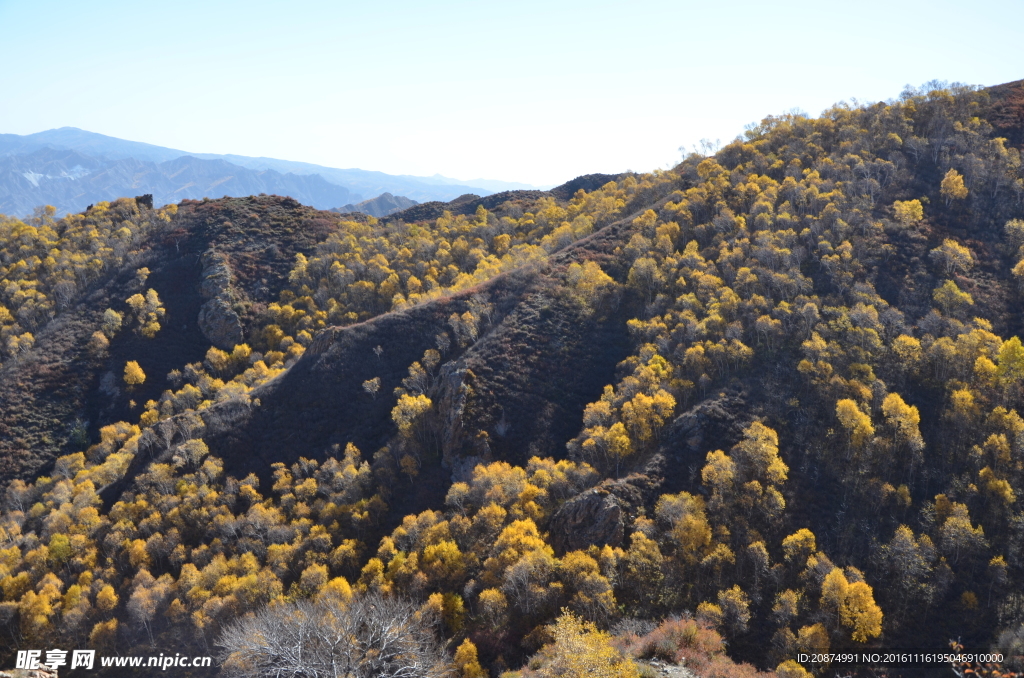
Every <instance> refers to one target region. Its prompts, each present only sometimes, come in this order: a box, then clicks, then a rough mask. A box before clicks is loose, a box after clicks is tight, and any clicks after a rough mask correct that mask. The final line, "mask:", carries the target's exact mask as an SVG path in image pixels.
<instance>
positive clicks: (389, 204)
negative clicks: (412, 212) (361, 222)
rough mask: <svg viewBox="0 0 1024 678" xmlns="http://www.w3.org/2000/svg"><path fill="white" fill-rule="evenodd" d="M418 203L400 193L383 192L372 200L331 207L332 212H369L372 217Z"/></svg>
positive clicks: (398, 210) (391, 212)
mask: <svg viewBox="0 0 1024 678" xmlns="http://www.w3.org/2000/svg"><path fill="white" fill-rule="evenodd" d="M416 204H418V203H417V202H416V201H415V200H410V199H409V198H406V197H403V196H400V195H391V194H390V193H384V194H382V195H379V196H377V197H376V198H373V199H372V200H364V201H362V202H359V203H356V204H355V205H345V206H344V207H336V208H334V209H332V210H331V211H332V212H339V213H341V214H345V213H349V212H362V213H363V214H369V215H370V216H374V217H386V216H388V215H389V214H394V213H395V212H401V211H402V210H404V209H408V208H409V207H412V206H413V205H416Z"/></svg>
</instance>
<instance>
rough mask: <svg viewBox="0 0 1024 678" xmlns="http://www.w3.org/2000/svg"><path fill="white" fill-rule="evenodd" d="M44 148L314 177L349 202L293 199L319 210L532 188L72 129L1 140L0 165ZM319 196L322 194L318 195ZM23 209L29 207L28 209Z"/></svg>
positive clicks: (112, 161)
mask: <svg viewBox="0 0 1024 678" xmlns="http://www.w3.org/2000/svg"><path fill="white" fill-rule="evenodd" d="M45 148H52V149H60V150H69V151H75V152H77V153H79V154H80V155H82V156H84V157H87V158H93V159H94V160H95V161H108V162H107V163H101V164H104V166H109V167H117V166H118V163H119V162H122V163H123V162H124V161H128V160H131V159H134V160H140V161H144V162H151V163H155V164H161V163H165V162H170V161H174V160H177V159H179V158H182V157H192V158H196V159H199V160H207V161H223V162H227V163H230V164H231V165H233V166H237V167H240V168H243V169H244V170H250V171H255V172H257V173H258V172H266V171H268V170H269V171H273V172H276V173H278V174H280V175H282V176H286V175H288V174H293V175H295V176H298V177H307V176H319V177H321V178H322V179H323V180H324V181H326V182H327V183H330V184H334V185H337V186H340V187H342V188H344V189H346V190H347V191H348V192H349V193H350V194H351V196H350V197H349V198H348V199H346V200H345V201H343V202H337V201H336V202H334V203H333V204H327V203H324V202H322V201H320V200H319V199H317V198H312V197H311V196H312V195H314V194H311V193H309V191H310V190H313V189H311V188H310V187H308V186H307V187H306V192H304V193H300V194H299V195H295V196H292V197H294V198H296V199H298V200H300V201H301V202H307V203H309V204H313V205H316V206H318V207H322V208H324V209H327V208H330V207H339V206H341V205H344V204H347V203H356V202H360V201H362V200H364V199H372V198H374V197H376V196H379V195H382V194H384V193H391V194H392V195H402V196H406V197H408V198H410V199H412V200H415V201H417V202H424V201H431V200H441V201H445V200H451V199H453V198H456V197H458V196H459V195H462V194H465V193H476V194H479V195H488V194H489V193H491V192H493V190H510V189H518V188H533V187H529V186H528V185H527V184H518V183H515V182H502V181H495V180H482V183H483V184H486V185H479V186H478V185H475V184H472V183H470V182H460V181H458V180H455V179H450V178H448V177H442V176H441V175H434V176H432V177H417V176H413V175H390V174H386V173H384V172H377V171H373V170H362V169H356V168H350V169H340V168H333V167H326V166H323V165H316V164H312V163H305V162H298V161H290V160H280V159H276V158H267V157H250V156H241V155H234V154H216V153H192V152H187V151H181V150H177V149H172V148H166V147H163V146H156V145H154V144H147V143H144V142H136V141H127V140H124V139H119V138H116V137H111V136H107V135H103V134H97V133H94V132H88V131H86V130H80V129H78V128H74V127H61V128H58V129H53V130H46V131H43V132H36V133H34V134H28V135H16V134H0V160H2V159H4V158H5V157H7V158H10V157H12V156H14V157H18V156H25V157H28V158H31V157H32V154H33V153H36V152H38V151H41V150H42V149H45ZM92 164H94V165H95V164H97V163H96V162H94V163H92ZM30 170H31V171H32V172H33V173H36V174H44V175H45V173H44V172H40V171H38V170H39V168H30ZM234 171H235V172H237V173H239V174H244V175H245V176H246V177H248V178H249V179H248V181H249V183H252V182H253V181H255V179H254V178H253V177H252V175H249V174H246V173H245V172H241V171H240V170H234ZM317 181H318V180H316V179H308V180H291V182H290V183H291V185H296V186H298V185H303V184H307V183H309V182H313V184H315V183H316V182H317ZM278 183H280V181H278ZM286 183H288V182H286ZM215 186H216V184H214V186H213V187H215ZM213 187H211V188H213ZM4 188H6V192H7V193H8V194H9V195H14V194H16V193H17V190H18V188H17V184H14V185H10V184H9V185H7V186H3V185H0V191H3V189H4ZM36 188H38V186H36ZM118 189H119V190H120V193H117V190H118ZM129 189H132V187H131V186H130V185H121V186H119V187H116V188H115V187H110V189H109V190H106V191H105V192H102V191H101V192H100V193H98V194H89V195H88V196H85V197H83V199H84V200H85V202H81V201H79V202H81V204H78V203H73V204H70V203H69V204H66V205H65V204H62V205H58V207H59V208H60V211H61V213H62V214H63V213H65V212H69V211H77V210H81V209H84V207H85V205H86V204H88V203H90V202H92V203H95V202H98V201H99V200H104V199H112V198H108V197H99V196H100V195H104V196H113V197H115V198H116V197H118V195H125V194H127V193H128V192H129ZM319 190H320V192H322V190H323V189H319ZM149 192H153V193H154V194H156V193H158V192H159V191H158V190H153V191H149ZM250 192H252V191H250ZM255 192H259V191H255ZM57 193H58V195H64V194H65V193H67V190H58V191H57ZM115 193H117V195H114V194H115ZM233 195H239V196H240V195H244V193H233ZM45 197H46V194H45V192H43V193H40V192H38V191H36V192H35V193H32V194H30V195H25V196H18V197H17V198H12V197H9V198H8V199H7V200H6V202H0V211H2V210H7V211H10V212H12V213H14V214H18V215H26V214H28V213H29V212H30V211H31V209H33V208H34V207H37V206H39V205H42V204H45V203H44V202H35V203H33V204H30V205H29V203H30V202H31V201H32V200H43V199H44V198H45ZM183 197H187V198H201V197H216V196H215V195H194V194H191V193H187V192H186V193H181V194H180V195H179V196H178V199H181V198H183ZM26 205H28V207H27V208H26Z"/></svg>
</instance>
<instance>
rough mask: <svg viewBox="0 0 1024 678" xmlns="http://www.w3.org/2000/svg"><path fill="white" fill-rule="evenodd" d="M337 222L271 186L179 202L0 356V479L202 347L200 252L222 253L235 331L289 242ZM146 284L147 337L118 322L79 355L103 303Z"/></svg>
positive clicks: (304, 244)
mask: <svg viewBox="0 0 1024 678" xmlns="http://www.w3.org/2000/svg"><path fill="white" fill-rule="evenodd" d="M337 223H338V216H337V215H333V214H330V213H325V212H319V211H317V210H315V209H313V208H310V207H304V206H301V205H299V204H298V203H297V202H295V201H294V200H291V199H289V198H279V197H277V196H260V197H252V198H232V199H224V200H216V201H203V202H190V201H186V202H184V203H182V205H181V208H180V210H179V212H178V214H177V216H176V217H175V218H174V219H173V220H172V221H171V223H170V224H167V225H166V226H165V227H163V228H161V229H160V230H158V231H156V232H153V233H152V234H150V236H149V237H148V239H147V241H146V242H144V243H143V244H142V245H141V247H140V249H139V251H138V252H137V253H135V254H134V255H133V256H132V257H131V258H130V260H129V261H128V262H127V263H126V264H125V265H124V266H122V267H121V268H120V269H118V270H114V271H111V272H109V273H108V274H107V276H106V277H105V278H104V279H103V280H102V281H101V282H100V283H98V284H97V285H95V286H94V288H93V289H92V290H91V291H90V292H88V293H87V294H85V295H84V296H83V297H82V298H80V299H79V301H78V302H77V303H76V305H75V306H74V307H73V308H72V309H71V310H69V311H67V312H65V313H63V314H61V315H59V316H58V317H57V318H56V319H55V320H53V321H51V322H50V323H49V324H48V325H47V326H46V327H45V328H44V329H43V330H42V331H40V332H38V333H37V337H36V345H35V348H33V349H32V350H31V351H29V352H28V353H27V354H25V355H23V356H22V357H21V358H19V359H18V360H15V361H9V362H7V363H5V364H4V365H3V367H2V368H0V482H5V481H7V480H9V479H11V478H15V477H19V478H31V477H35V476H37V475H39V474H40V473H43V472H44V471H45V470H46V469H47V468H48V467H49V465H50V464H51V463H52V462H53V460H54V459H55V458H56V457H57V456H59V455H61V454H67V453H69V452H75V451H78V450H81V449H84V448H85V447H86V446H87V443H88V440H89V439H90V438H92V439H93V440H95V439H96V436H97V432H98V429H99V428H101V427H102V426H105V425H107V424H110V423H113V422H116V421H121V420H123V421H132V422H134V421H136V420H137V419H138V415H139V413H140V412H141V410H140V409H139V407H140V406H141V405H142V404H143V403H145V402H146V401H147V400H150V399H158V398H159V397H160V394H161V393H162V392H163V390H164V389H166V388H168V386H169V384H168V383H167V381H166V380H165V377H166V375H167V374H168V373H169V372H170V371H171V370H173V369H181V368H182V367H183V366H184V365H185V364H187V363H190V362H195V361H201V360H202V359H203V357H204V356H205V354H206V351H207V349H209V348H210V345H211V341H210V339H209V338H208V337H207V336H205V334H204V332H203V331H202V329H201V328H200V327H199V324H198V322H197V317H198V315H199V311H200V309H201V308H202V305H203V304H204V303H205V302H206V299H205V298H204V296H203V293H202V291H201V284H202V281H203V270H204V265H203V263H202V257H203V255H204V253H206V252H209V251H213V252H217V253H219V254H221V255H223V256H224V257H225V261H226V262H227V265H228V267H229V268H230V271H231V291H232V295H233V298H234V300H235V302H234V304H233V310H234V311H235V312H236V313H237V315H238V318H239V322H240V323H241V326H242V330H243V337H246V336H248V333H249V330H250V328H251V327H252V324H253V322H254V321H255V318H256V315H257V314H258V312H259V309H260V308H261V304H265V303H266V302H268V301H270V300H271V299H272V298H276V294H277V293H278V291H279V290H280V288H281V286H282V284H283V282H284V281H285V280H286V279H287V274H288V270H289V269H290V267H291V264H292V262H293V261H294V259H295V254H296V253H297V252H309V251H310V250H311V249H312V248H313V247H314V245H315V244H316V243H317V242H318V241H320V240H322V239H323V238H324V237H326V235H327V234H328V233H330V232H331V230H332V229H333V228H334V227H335V226H336V224H337ZM141 267H148V268H149V269H150V271H151V273H150V275H149V277H148V279H147V280H146V283H145V284H143V285H140V284H139V283H138V282H136V280H135V271H136V270H137V269H138V268H141ZM149 288H152V289H154V290H156V292H157V294H158V295H159V296H160V299H161V301H162V302H163V306H164V308H165V309H166V315H165V316H164V318H163V319H162V320H161V325H162V329H161V330H160V332H159V333H158V334H157V335H156V337H154V338H153V339H145V338H143V337H141V336H140V335H138V334H136V333H135V332H133V331H132V330H131V329H130V328H128V327H126V328H125V329H122V331H121V332H120V333H119V334H118V335H117V336H116V337H114V339H113V340H112V341H111V343H110V347H109V349H108V351H107V352H106V353H105V354H104V355H102V356H94V355H91V354H90V353H89V350H88V343H89V338H90V336H91V335H92V333H93V332H95V331H97V330H98V329H99V328H100V326H101V324H102V315H103V311H104V310H105V309H107V308H112V309H114V310H116V311H119V312H122V313H125V312H126V304H125V300H126V299H127V298H128V297H129V296H131V295H132V294H135V293H139V292H144V291H145V290H146V289H149ZM126 324H127V322H126ZM129 360H135V361H137V362H139V364H140V366H141V367H142V370H143V371H144V372H145V374H146V381H145V383H144V384H142V385H141V386H140V387H138V388H137V389H135V390H134V391H131V392H128V391H126V390H125V388H124V386H125V385H124V383H123V381H122V375H123V372H124V365H125V363H126V362H127V361H129ZM130 401H134V402H135V404H136V406H135V407H134V408H133V407H132V406H131V402H130Z"/></svg>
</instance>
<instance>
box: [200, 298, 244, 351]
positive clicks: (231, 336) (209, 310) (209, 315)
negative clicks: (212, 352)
mask: <svg viewBox="0 0 1024 678" xmlns="http://www.w3.org/2000/svg"><path fill="white" fill-rule="evenodd" d="M199 329H201V330H202V331H203V334H204V335H205V336H206V338H207V339H209V340H210V343H211V344H213V345H214V346H216V347H218V348H222V349H226V350H230V349H232V348H234V347H235V345H236V344H241V343H242V321H241V319H240V318H239V317H238V314H237V313H235V311H234V309H232V308H231V304H229V303H228V302H227V301H225V300H224V299H223V298H221V297H217V298H216V299H211V300H209V301H208V302H206V303H205V304H203V307H202V308H200V309H199Z"/></svg>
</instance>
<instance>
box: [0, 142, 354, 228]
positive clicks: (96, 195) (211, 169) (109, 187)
mask: <svg viewBox="0 0 1024 678" xmlns="http://www.w3.org/2000/svg"><path fill="white" fill-rule="evenodd" d="M146 193H149V194H152V195H153V196H154V198H153V199H154V201H155V203H156V204H157V205H166V204H169V203H174V202H178V201H180V200H182V199H193V200H194V199H200V198H204V197H208V196H223V195H255V194H259V193H272V194H279V195H287V196H292V197H294V198H295V199H297V200H301V201H303V202H305V203H308V204H310V205H314V206H317V207H321V208H324V209H326V208H328V207H331V206H333V205H337V204H338V203H347V202H351V201H352V200H358V199H359V198H360V197H361V196H360V195H358V194H354V193H352V192H350V191H349V190H348V189H346V188H345V187H343V186H339V185H337V184H332V183H329V182H327V181H326V180H325V179H324V178H323V177H321V176H319V175H317V174H311V175H305V176H299V175H296V174H280V173H279V172H275V171H273V170H248V169H245V168H243V167H239V166H238V165H232V164H231V163H228V162H225V161H223V160H203V159H200V158H194V157H192V156H187V155H186V156H181V157H178V158H175V159H173V160H167V161H164V162H159V163H158V162H151V161H147V160H138V159H135V158H122V159H118V160H111V159H99V158H96V157H94V156H87V155H83V154H81V153H79V152H78V151H69V150H60V149H56V148H51V147H49V146H46V147H42V148H39V149H37V150H34V151H31V152H28V153H24V154H20V155H7V156H2V157H0V213H8V214H29V213H31V212H32V209H33V208H35V207H37V206H40V205H53V206H54V207H56V208H57V209H58V212H59V213H61V214H64V213H67V212H77V211H82V210H84V209H85V208H86V206H88V205H90V204H95V203H98V202H100V201H111V200H115V199H117V198H118V197H120V196H123V195H142V194H146Z"/></svg>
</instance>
